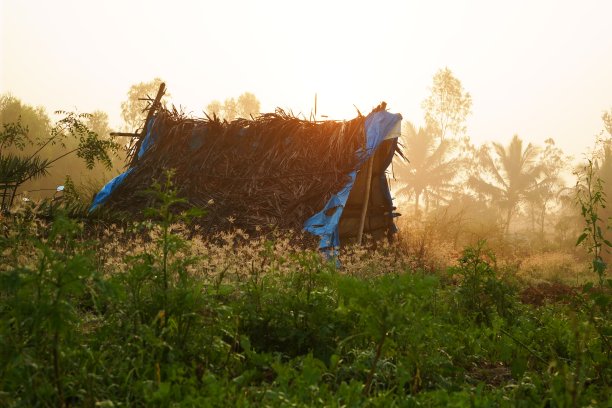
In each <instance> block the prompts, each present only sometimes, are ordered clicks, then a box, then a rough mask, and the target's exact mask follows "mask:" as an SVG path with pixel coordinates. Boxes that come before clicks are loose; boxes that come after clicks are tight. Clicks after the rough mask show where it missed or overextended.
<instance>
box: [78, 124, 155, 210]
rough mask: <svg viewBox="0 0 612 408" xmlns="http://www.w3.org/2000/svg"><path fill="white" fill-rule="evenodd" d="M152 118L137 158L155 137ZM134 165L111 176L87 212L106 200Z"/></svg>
mask: <svg viewBox="0 0 612 408" xmlns="http://www.w3.org/2000/svg"><path fill="white" fill-rule="evenodd" d="M153 119H154V118H152V119H151V120H149V124H148V126H147V134H146V135H145V138H144V140H143V141H142V144H141V145H140V149H139V150H138V158H139V159H140V158H141V157H142V155H143V154H145V152H146V151H147V149H148V148H149V147H150V146H151V145H152V144H153V142H154V141H155V139H156V136H157V135H156V134H154V133H153V132H152V128H153ZM135 168H136V167H132V168H129V169H127V170H126V171H124V172H123V173H121V174H119V175H118V176H117V177H115V178H113V179H112V180H111V181H109V182H108V183H106V184H105V185H104V187H102V189H101V190H100V191H99V192H98V194H96V196H95V197H94V199H93V203H91V207H89V212H92V211H93V210H95V209H96V208H98V207H99V206H101V205H102V204H104V203H105V202H106V200H108V198H109V197H110V195H111V194H112V193H113V191H115V189H116V188H117V187H119V185H120V184H121V183H122V182H123V180H124V179H125V178H126V177H127V175H128V174H130V173H131V172H132V171H133V170H134V169H135Z"/></svg>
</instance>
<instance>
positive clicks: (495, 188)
mask: <svg viewBox="0 0 612 408" xmlns="http://www.w3.org/2000/svg"><path fill="white" fill-rule="evenodd" d="M492 146H493V150H494V152H495V156H496V157H495V158H494V157H493V156H492V155H491V152H490V149H489V148H487V147H486V146H483V148H482V149H481V152H480V164H481V166H482V169H483V171H484V174H480V175H477V176H471V177H470V179H469V184H470V185H471V186H472V187H473V188H474V189H475V190H476V191H477V192H480V193H482V194H484V195H486V196H489V197H490V198H491V199H492V201H493V203H495V204H497V205H498V206H499V208H500V209H503V210H505V211H506V217H505V218H506V219H505V220H504V230H505V232H506V233H508V231H509V229H510V222H511V220H512V216H513V215H514V213H515V212H516V210H517V207H518V205H519V204H520V203H521V202H522V201H524V200H525V199H526V198H527V197H528V195H529V194H530V193H531V192H532V191H533V190H534V189H535V188H537V186H538V178H539V177H540V175H541V174H542V166H541V165H539V164H538V163H537V160H536V159H537V157H538V152H539V150H538V148H536V147H535V146H533V145H532V144H531V143H530V144H528V145H527V147H525V149H523V141H522V140H521V139H520V138H519V137H518V136H517V135H514V137H513V138H512V140H511V141H510V144H509V145H508V146H506V147H504V146H503V145H501V144H500V143H493V144H492Z"/></svg>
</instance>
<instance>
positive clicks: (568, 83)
mask: <svg viewBox="0 0 612 408" xmlns="http://www.w3.org/2000/svg"><path fill="white" fill-rule="evenodd" d="M0 12H1V19H0V26H1V36H2V37H1V41H0V46H1V49H0V61H1V64H0V93H4V92H10V93H12V94H14V95H15V96H17V97H19V98H20V99H22V100H23V101H24V102H25V103H29V104H33V105H43V106H45V107H46V108H47V110H48V111H49V112H53V111H54V110H57V109H69V110H73V109H75V108H76V109H78V110H79V111H81V112H89V111H93V110H96V109H101V110H103V111H106V112H108V113H109V115H110V119H111V125H114V126H115V127H119V125H120V124H121V122H120V116H119V112H120V103H121V101H123V100H125V99H126V93H127V91H128V89H129V87H130V86H131V85H132V84H134V83H138V82H142V81H150V80H152V79H153V78H154V77H161V78H163V79H164V80H165V81H166V83H167V86H168V89H169V92H170V93H171V94H172V97H173V98H172V101H173V102H174V103H175V104H177V105H179V104H180V105H181V106H183V107H184V108H185V110H186V111H187V112H192V113H193V114H195V115H197V116H201V115H202V110H203V109H204V108H205V107H206V105H207V104H208V103H209V102H210V101H211V100H213V99H219V100H223V99H225V98H226V97H229V96H235V95H239V94H241V93H242V92H244V91H249V92H252V93H254V94H255V95H256V96H257V98H258V99H259V100H260V101H261V102H262V106H261V108H262V111H263V112H266V111H272V110H274V108H275V107H277V106H279V107H282V108H285V109H291V110H292V111H293V112H294V113H296V114H298V113H303V114H304V115H306V116H309V114H310V112H311V110H312V109H313V106H314V95H315V93H317V94H318V113H319V114H323V115H327V116H328V117H329V118H335V119H345V118H352V117H354V116H355V113H356V111H355V107H354V106H353V105H355V106H356V107H357V108H359V109H360V110H361V111H362V112H363V113H367V112H369V110H370V109H371V108H372V107H373V106H375V105H377V104H378V103H379V102H380V101H382V100H385V101H387V103H388V106H389V109H390V110H391V111H395V112H400V113H402V114H403V116H404V118H405V119H406V120H409V121H412V122H413V123H415V124H416V125H420V124H422V123H423V112H422V110H421V107H420V105H421V102H422V101H423V99H424V98H425V97H426V96H427V94H428V93H429V90H428V87H429V86H430V85H431V80H432V76H433V74H434V73H435V72H436V71H437V70H438V69H440V68H443V67H445V66H447V67H449V68H450V69H451V70H452V71H453V74H454V75H455V76H456V77H457V78H459V79H460V80H461V82H462V85H463V87H464V88H465V89H466V90H467V91H469V92H470V93H471V95H472V99H473V108H472V111H473V113H472V115H471V116H470V117H469V119H468V123H467V127H468V134H469V135H470V136H471V138H472V140H473V141H475V142H483V141H487V140H498V141H501V142H503V143H507V142H508V141H509V140H510V138H511V137H512V135H513V134H515V133H516V134H518V135H519V136H520V137H521V138H523V139H525V140H528V141H531V142H535V143H538V144H542V142H543V141H544V140H545V139H546V138H548V137H553V138H554V139H555V140H556V141H557V144H558V145H559V146H560V147H561V148H562V149H563V150H564V151H565V152H566V153H569V154H573V155H575V156H579V155H580V154H581V153H583V152H585V151H586V149H587V147H588V146H590V145H592V144H593V141H594V136H595V135H596V134H597V133H599V131H600V130H601V129H602V127H603V126H602V123H601V119H600V117H601V113H602V111H603V110H605V109H609V108H610V107H612V35H611V34H610V20H609V16H610V15H612V2H610V1H606V0H601V1H597V0H588V1H560V0H546V1H537V2H534V1H522V0H521V1H512V2H508V1H464V2H459V1H452V0H449V1H428V2H424V1H397V2H392V1H380V2H364V1H333V2H332V1H307V2H288V1H258V2H250V1H219V2H203V1H175V2H171V3H170V2H167V1H129V2H128V1H114V0H113V1H84V0H79V1H69V0H57V1H53V2H47V1H28V2H23V1H17V0H3V1H2V4H1V9H0Z"/></svg>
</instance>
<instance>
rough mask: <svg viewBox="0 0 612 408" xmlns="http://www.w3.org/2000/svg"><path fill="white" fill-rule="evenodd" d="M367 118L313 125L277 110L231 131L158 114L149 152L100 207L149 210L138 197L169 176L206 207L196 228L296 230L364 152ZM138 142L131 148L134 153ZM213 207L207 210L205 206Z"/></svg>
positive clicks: (220, 124) (230, 126)
mask: <svg viewBox="0 0 612 408" xmlns="http://www.w3.org/2000/svg"><path fill="white" fill-rule="evenodd" d="M364 121H365V117H363V116H361V115H359V117H357V118H355V119H353V120H350V121H343V122H339V121H324V122H315V121H308V120H302V119H299V118H297V117H295V116H293V115H290V114H287V113H285V112H283V111H282V110H277V111H276V113H269V114H264V115H261V116H259V117H257V118H254V119H252V120H247V119H238V120H235V121H232V122H231V123H228V122H225V121H220V120H219V119H218V118H212V119H211V118H205V119H194V118H187V117H185V116H183V115H182V114H180V113H178V112H176V111H169V110H166V109H160V110H159V111H158V112H157V114H156V115H155V117H154V119H153V120H152V121H151V122H150V125H149V129H148V133H150V134H151V135H150V139H151V141H152V143H150V147H148V149H147V150H146V152H145V153H144V154H143V155H142V156H141V157H139V158H138V157H137V155H134V156H133V157H132V159H131V160H132V161H131V163H130V167H131V168H132V169H133V170H132V171H131V173H130V174H129V175H128V176H127V177H126V178H125V180H124V181H123V183H122V184H121V185H120V186H119V187H118V188H117V189H116V190H115V191H114V192H113V193H112V195H111V197H110V199H109V201H108V203H107V204H106V206H108V207H110V208H112V209H117V210H124V211H129V212H136V211H140V210H142V208H143V207H145V206H147V205H149V204H150V202H147V201H146V199H145V198H143V196H142V195H141V194H139V193H138V192H140V191H143V190H146V189H147V188H149V186H150V185H151V182H152V180H156V179H161V178H162V177H163V174H164V172H165V171H166V170H167V169H174V171H175V176H174V183H175V185H176V186H178V187H179V188H180V190H181V195H182V196H183V197H185V198H187V200H188V201H189V202H190V204H191V205H194V206H198V207H206V208H207V214H206V216H205V217H204V222H203V223H202V228H203V230H204V232H215V231H221V230H226V229H228V228H241V229H243V230H245V231H247V232H254V231H255V230H257V231H262V230H263V231H269V230H270V229H273V228H282V229H293V230H295V231H299V230H301V229H302V227H303V224H304V221H305V220H306V219H308V218H309V217H310V216H312V215H313V214H315V213H316V212H317V211H320V210H321V209H322V208H323V207H324V206H325V203H326V202H327V201H328V200H329V198H330V197H331V196H332V194H334V193H336V192H338V191H339V190H340V189H341V188H342V187H343V186H344V185H345V184H346V182H347V179H348V176H347V175H348V173H349V172H350V171H352V170H353V169H355V166H356V165H357V162H358V157H357V155H356V152H358V151H359V150H360V149H363V148H364V145H365V134H364ZM143 142H144V136H143V137H142V138H141V139H140V140H139V141H138V142H137V144H136V151H138V149H139V147H140V145H141V144H142V143H143ZM211 200H212V203H213V204H212V205H210V204H209V203H210V202H211Z"/></svg>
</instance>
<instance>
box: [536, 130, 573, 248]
mask: <svg viewBox="0 0 612 408" xmlns="http://www.w3.org/2000/svg"><path fill="white" fill-rule="evenodd" d="M544 144H545V147H544V150H542V151H541V152H540V155H539V157H538V159H537V163H539V164H540V167H541V170H542V177H541V179H540V180H539V182H538V183H537V185H536V186H535V187H534V188H533V189H532V190H531V191H530V192H529V193H528V194H527V201H528V202H529V205H530V210H531V222H532V230H535V228H534V227H535V224H536V223H537V224H538V226H539V235H540V239H541V240H543V239H544V226H545V219H546V214H547V213H548V212H549V211H550V210H551V209H552V206H553V205H555V204H556V203H557V201H558V200H557V198H558V195H559V192H560V191H561V190H562V189H564V188H565V187H566V186H565V184H564V183H563V179H562V177H561V172H562V171H563V170H564V169H565V168H567V166H568V164H569V161H570V160H571V159H570V158H569V157H567V156H566V155H565V154H564V153H563V151H562V150H561V149H560V148H559V147H557V146H556V145H555V141H554V140H553V139H552V138H549V139H546V140H545V141H544Z"/></svg>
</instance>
